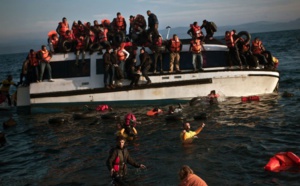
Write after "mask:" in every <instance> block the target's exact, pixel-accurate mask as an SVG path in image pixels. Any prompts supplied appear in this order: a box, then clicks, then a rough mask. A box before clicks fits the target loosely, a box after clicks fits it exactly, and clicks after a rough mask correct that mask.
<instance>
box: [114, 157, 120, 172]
mask: <svg viewBox="0 0 300 186" xmlns="http://www.w3.org/2000/svg"><path fill="white" fill-rule="evenodd" d="M114 170H115V171H116V172H119V170H120V157H119V156H117V157H116V159H115V161H114Z"/></svg>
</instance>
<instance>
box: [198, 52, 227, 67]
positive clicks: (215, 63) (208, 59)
mask: <svg viewBox="0 0 300 186" xmlns="http://www.w3.org/2000/svg"><path fill="white" fill-rule="evenodd" d="M202 56H203V67H204V68H209V67H226V66H229V64H228V52H227V51H203V52H202Z"/></svg>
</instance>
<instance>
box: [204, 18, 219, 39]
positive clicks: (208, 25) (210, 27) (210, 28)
mask: <svg viewBox="0 0 300 186" xmlns="http://www.w3.org/2000/svg"><path fill="white" fill-rule="evenodd" d="M200 28H201V29H203V28H205V31H206V36H205V38H206V39H209V40H212V39H213V36H214V33H215V32H216V31H217V30H216V26H215V24H214V23H213V22H209V21H207V20H203V23H202V25H201V26H200Z"/></svg>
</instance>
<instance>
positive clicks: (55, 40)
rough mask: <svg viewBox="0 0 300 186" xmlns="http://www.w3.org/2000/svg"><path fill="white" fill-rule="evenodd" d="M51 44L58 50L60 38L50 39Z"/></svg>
mask: <svg viewBox="0 0 300 186" xmlns="http://www.w3.org/2000/svg"><path fill="white" fill-rule="evenodd" d="M50 42H51V43H52V46H53V48H57V46H58V38H57V37H56V38H55V39H53V38H50Z"/></svg>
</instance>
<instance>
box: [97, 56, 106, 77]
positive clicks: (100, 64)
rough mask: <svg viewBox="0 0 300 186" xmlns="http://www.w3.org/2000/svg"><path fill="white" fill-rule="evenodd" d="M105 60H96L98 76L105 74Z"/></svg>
mask: <svg viewBox="0 0 300 186" xmlns="http://www.w3.org/2000/svg"><path fill="white" fill-rule="evenodd" d="M103 63H104V62H103V59H97V60H96V74H104V68H103Z"/></svg>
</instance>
